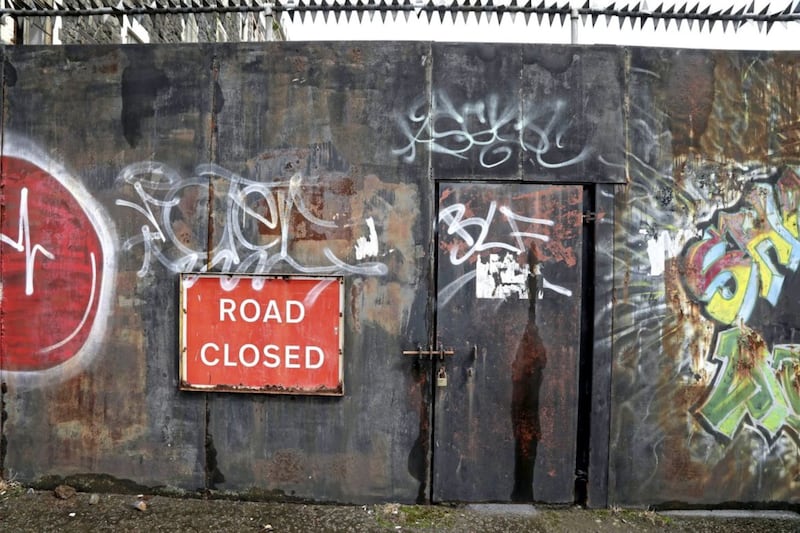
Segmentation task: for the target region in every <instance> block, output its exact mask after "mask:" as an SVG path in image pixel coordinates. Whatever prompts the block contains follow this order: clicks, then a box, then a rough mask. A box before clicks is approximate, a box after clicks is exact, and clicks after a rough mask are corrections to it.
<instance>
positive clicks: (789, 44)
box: [281, 0, 800, 50]
mask: <svg viewBox="0 0 800 533" xmlns="http://www.w3.org/2000/svg"><path fill="white" fill-rule="evenodd" d="M337 1H341V0H337ZM384 1H386V0H384ZM571 1H572V2H574V3H573V4H572V5H573V7H582V6H583V5H584V3H585V1H586V0H580V1H576V0H571ZM790 1H792V5H793V6H796V5H797V4H798V2H799V1H800V0H774V1H773V2H771V3H772V7H771V8H770V10H769V11H768V12H769V13H773V12H779V11H783V10H784V9H785V8H786V6H787V5H789V2H790ZM509 2H510V0H495V5H503V4H505V5H507V4H508V3H509ZM537 2H538V0H537ZM554 2H555V0H547V5H548V6H550V5H552V4H553V3H554ZM519 3H520V4H522V2H521V1H520V2H519ZM613 3H614V2H613V0H609V1H608V2H598V1H596V0H592V2H591V4H590V5H591V6H592V7H596V8H604V7H607V6H610V5H612V4H613ZM637 3H638V2H636V1H631V2H630V4H626V3H625V2H617V8H621V7H624V6H625V5H630V6H634V5H636V4H637ZM662 3H663V9H664V10H666V9H668V8H669V7H671V6H676V7H677V8H681V7H683V6H684V5H685V4H686V3H687V2H686V1H685V0H681V1H680V2H675V1H674V0H664V1H663V2H655V1H650V2H647V1H645V2H642V9H647V8H648V7H649V8H650V9H655V8H656V7H658V6H659V5H660V4H662ZM751 3H755V7H756V12H760V11H761V10H762V9H763V8H764V7H767V6H769V5H770V2H769V1H767V0H755V2H753V1H752V0H727V1H719V0H694V1H692V2H689V8H691V7H693V6H694V5H695V4H699V9H698V11H702V10H704V9H705V8H706V7H711V11H712V12H714V11H717V10H725V9H727V8H728V7H731V6H733V7H734V12H736V11H738V10H739V9H740V8H742V7H747V6H749V5H750V4H751ZM558 5H559V6H561V5H564V2H563V1H559V2H558ZM631 22H632V21H631V20H628V21H625V22H624V23H623V25H622V28H620V21H619V19H617V18H611V19H610V20H609V21H608V23H607V22H606V18H605V17H603V16H601V17H600V18H598V19H597V23H596V24H595V25H594V26H592V24H591V20H590V19H587V20H585V21H584V20H580V19H579V20H578V25H577V44H580V45H592V44H611V45H620V46H654V47H677V48H706V49H723V50H800V22H790V23H785V24H784V23H776V24H775V25H773V26H772V28H771V30H770V32H769V33H768V34H767V33H766V26H765V25H762V26H763V27H762V29H761V31H759V27H758V25H757V24H756V23H754V22H748V23H746V24H744V25H743V26H741V27H740V28H739V29H738V31H734V29H733V26H732V25H730V24H729V25H728V27H727V30H726V31H723V27H722V24H721V23H719V22H718V23H716V24H715V25H714V27H713V29H709V25H708V24H705V26H704V27H703V29H702V30H700V27H699V23H697V22H694V23H693V25H692V27H689V24H688V22H687V21H683V22H682V23H681V26H680V28H678V26H677V24H676V23H675V22H674V21H673V22H672V23H670V26H669V29H667V28H666V27H665V26H664V23H663V22H661V23H660V24H659V26H658V28H657V29H656V28H655V27H654V21H653V20H652V19H649V20H648V21H646V22H645V23H644V25H643V27H641V28H640V23H639V22H638V21H636V22H635V29H632V28H631ZM281 23H282V25H283V29H284V32H285V34H286V36H287V39H288V40H291V41H329V40H332V41H341V40H348V41H354V40H355V41H357V40H386V41H394V40H414V41H416V40H420V41H440V42H476V41H477V42H512V43H556V44H569V43H570V42H571V39H572V31H571V24H570V19H569V18H567V19H566V20H565V21H564V25H562V24H561V22H560V19H559V18H558V17H556V18H555V19H554V21H553V25H552V26H551V25H550V23H549V21H548V18H547V17H544V18H543V19H542V23H541V24H539V22H538V19H537V18H536V16H535V15H532V16H531V17H530V21H529V23H528V24H526V23H525V21H524V17H523V16H522V15H517V16H516V19H515V20H513V21H512V20H511V17H510V16H509V15H505V16H504V17H503V19H502V22H498V19H497V16H496V15H494V14H493V15H490V16H487V15H484V16H483V18H482V20H481V22H480V24H479V23H478V22H477V19H476V17H475V14H470V15H469V16H468V18H467V21H466V22H464V20H463V18H462V16H461V15H459V16H458V17H457V18H456V22H455V23H454V22H453V21H452V19H451V17H450V15H449V14H448V15H446V16H445V18H444V20H443V21H440V19H439V15H438V14H434V16H433V17H432V19H431V22H430V23H428V18H427V16H426V15H425V14H424V13H420V14H419V15H417V14H415V13H411V14H410V15H409V17H408V20H405V19H404V16H403V15H402V14H400V15H398V16H397V19H396V20H395V21H393V20H392V17H391V15H387V17H386V21H385V22H381V19H380V16H378V15H377V14H376V15H375V16H374V18H373V20H372V21H371V22H370V21H369V16H368V15H364V17H363V19H362V22H359V21H358V17H356V16H355V15H352V16H351V18H350V20H349V21H348V20H347V19H346V18H345V16H344V15H341V16H340V19H339V21H338V22H336V21H335V19H334V17H333V15H332V14H331V15H330V16H329V17H328V22H325V19H324V18H323V16H322V15H321V14H318V15H317V16H316V19H315V20H312V19H311V17H310V15H306V17H305V21H303V22H301V20H300V17H299V16H297V15H295V19H294V21H291V20H289V18H288V16H287V15H286V14H284V15H283V18H282V19H281Z"/></svg>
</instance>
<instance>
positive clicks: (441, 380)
mask: <svg viewBox="0 0 800 533" xmlns="http://www.w3.org/2000/svg"><path fill="white" fill-rule="evenodd" d="M436 386H437V387H447V372H446V371H445V369H444V367H442V368H440V369H439V374H438V375H437V376H436Z"/></svg>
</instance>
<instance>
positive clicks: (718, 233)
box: [685, 170, 800, 324]
mask: <svg viewBox="0 0 800 533" xmlns="http://www.w3.org/2000/svg"><path fill="white" fill-rule="evenodd" d="M798 191H800V178H798V176H797V175H796V174H795V173H794V172H792V171H791V170H787V171H786V172H785V173H784V174H783V175H782V176H781V177H780V179H779V180H778V181H777V183H776V184H775V186H774V187H773V186H772V185H770V184H767V183H754V184H753V186H752V188H751V189H750V191H749V192H748V193H747V194H746V195H745V197H744V200H743V205H742V207H741V209H739V210H738V211H736V212H734V213H727V212H724V211H723V212H720V214H719V217H718V218H719V220H718V222H717V225H716V226H713V225H712V226H710V227H708V228H706V229H705V231H704V232H703V236H702V238H701V239H700V240H699V241H698V242H695V243H693V244H691V245H690V246H689V247H688V249H687V251H686V254H685V264H686V278H685V280H686V287H687V289H688V290H689V293H690V294H691V295H692V296H693V297H694V298H696V299H697V300H698V301H700V302H702V303H703V304H704V306H705V311H706V313H708V315H709V316H710V317H711V318H713V319H714V320H716V321H717V322H720V323H722V324H733V323H735V322H738V321H741V322H747V321H748V320H749V318H750V315H751V314H752V312H753V308H754V307H755V304H756V300H757V299H758V298H759V297H760V298H763V299H765V300H766V301H768V302H769V303H770V304H771V305H773V306H774V305H776V304H777V302H778V297H779V296H780V294H781V290H782V287H783V282H784V279H785V277H784V275H783V274H782V273H781V268H783V269H786V270H788V271H791V272H796V271H797V267H798V265H800V240H798V236H799V234H798V227H797V216H798V199H797V197H796V194H797V192H798ZM731 248H732V249H731Z"/></svg>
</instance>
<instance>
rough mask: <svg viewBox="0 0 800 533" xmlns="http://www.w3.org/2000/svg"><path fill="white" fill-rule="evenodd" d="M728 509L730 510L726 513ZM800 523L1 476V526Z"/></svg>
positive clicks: (725, 528) (644, 527)
mask: <svg viewBox="0 0 800 533" xmlns="http://www.w3.org/2000/svg"><path fill="white" fill-rule="evenodd" d="M726 516H727V515H726ZM731 530H734V531H737V533H738V532H747V531H753V532H765V533H766V532H769V533H777V532H782V531H786V532H789V531H800V515H792V514H791V513H782V514H781V515H780V516H777V517H776V516H772V517H769V516H768V517H765V516H760V517H751V516H737V517H735V518H726V517H708V516H704V517H683V516H681V517H676V516H666V515H663V514H660V513H656V512H654V511H643V510H625V509H620V508H616V507H614V508H612V509H610V510H600V511H597V510H594V511H592V510H586V509H582V508H580V507H577V506H570V507H549V506H538V505H537V506H535V507H534V506H519V505H515V506H503V505H482V506H445V505H434V506H414V505H400V504H394V503H386V504H379V505H361V506H359V505H312V504H301V503H276V502H250V501H241V500H232V499H216V498H199V497H198V498H185V497H168V496H147V495H135V494H133V495H132V494H96V493H95V494H89V493H82V492H76V491H75V490H74V489H72V488H71V487H59V488H58V489H57V490H54V491H35V490H32V489H27V488H25V487H23V486H21V485H19V484H16V483H6V482H3V481H2V480H0V531H19V532H25V531H36V532H47V531H58V532H69V531H75V532H81V533H83V532H86V531H126V532H136V531H141V532H147V533H153V532H159V531H237V532H246V531H260V532H267V531H272V532H306V531H313V532H326V531H331V532H333V531H342V532H349V531H352V532H359V533H360V532H371V531H375V532H380V531H438V532H465V531H475V532H477V531H480V532H492V531H529V532H570V533H571V532H576V531H579V532H584V531H586V532H589V531H595V532H601V533H605V532H612V531H692V532H695V531H707V532H725V533H728V532H729V531H731Z"/></svg>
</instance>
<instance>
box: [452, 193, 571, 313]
mask: <svg viewBox="0 0 800 533" xmlns="http://www.w3.org/2000/svg"><path fill="white" fill-rule="evenodd" d="M466 211H467V208H466V206H465V205H464V204H461V203H457V204H453V205H450V206H448V207H445V208H443V209H442V210H441V211H440V212H439V222H440V223H443V224H445V226H446V229H445V232H446V234H447V235H452V236H456V237H458V239H459V240H460V241H461V242H463V244H464V245H466V249H464V247H462V246H450V247H449V259H450V263H451V264H452V265H461V264H463V263H464V262H465V261H467V260H468V259H470V258H471V257H472V256H473V255H475V254H477V253H480V252H485V251H490V250H491V251H494V253H490V254H489V256H488V257H486V261H485V262H484V260H482V259H481V257H480V256H478V257H477V261H476V268H475V270H473V271H470V272H467V273H466V274H464V275H462V276H460V277H459V278H457V279H456V280H454V281H452V282H451V283H449V284H448V285H447V286H445V287H443V288H442V289H441V290H440V291H439V296H438V305H439V306H440V307H441V306H444V305H446V304H447V303H448V302H449V301H450V299H452V297H453V296H455V294H456V293H458V291H459V290H461V289H462V288H463V287H464V286H465V285H466V284H467V283H469V282H470V281H472V280H476V297H478V298H500V299H505V298H508V297H509V296H511V295H512V294H515V295H517V297H519V298H522V299H527V298H528V297H529V294H528V287H527V281H528V276H529V275H530V268H529V266H528V265H527V264H526V265H522V266H520V265H519V264H518V262H517V257H518V256H520V255H521V254H523V253H525V252H526V246H525V241H524V239H535V240H538V241H541V242H548V241H549V240H550V237H549V236H548V235H546V234H544V233H539V232H532V231H520V229H519V223H523V224H528V225H540V226H543V228H542V231H544V230H545V229H546V228H548V227H552V226H553V225H554V222H553V221H552V220H549V219H546V218H534V217H528V216H524V215H520V214H518V213H515V212H514V211H512V210H511V209H510V208H509V207H507V206H500V207H498V206H497V203H496V202H494V201H493V202H491V203H490V204H489V207H488V209H487V213H486V217H484V218H481V217H470V218H464V215H465V213H466ZM498 211H499V212H500V213H501V214H502V215H503V216H504V217H505V219H506V222H507V224H508V233H507V234H506V237H508V241H507V242H503V241H489V240H487V237H488V235H489V232H490V229H491V228H492V224H493V222H494V220H495V213H497V212H498ZM470 229H471V230H472V232H470ZM476 232H477V235H474V234H475V233H476ZM500 250H502V251H504V252H503V255H502V257H501V255H500V254H499V253H497V252H498V251H500ZM537 275H541V272H540V270H539V269H538V265H537ZM541 278H542V286H541V290H545V289H547V290H551V291H553V292H555V293H557V294H561V295H564V296H572V291H570V290H569V289H567V288H565V287H561V286H559V285H556V284H554V283H550V282H549V281H548V280H546V279H545V278H544V277H543V276H542V277H541ZM537 297H538V298H541V297H542V295H541V294H537Z"/></svg>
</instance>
